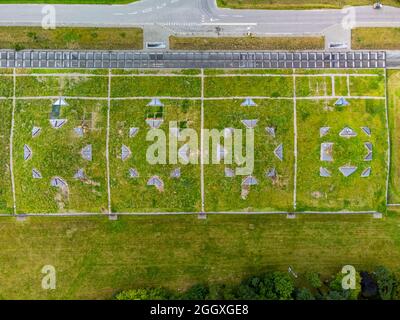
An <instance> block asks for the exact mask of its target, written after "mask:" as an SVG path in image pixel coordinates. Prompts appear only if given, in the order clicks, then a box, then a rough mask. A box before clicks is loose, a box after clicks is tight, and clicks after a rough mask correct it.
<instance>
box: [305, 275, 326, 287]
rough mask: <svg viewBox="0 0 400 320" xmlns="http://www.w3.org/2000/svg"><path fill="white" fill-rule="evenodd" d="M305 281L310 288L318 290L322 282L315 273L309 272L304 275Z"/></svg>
mask: <svg viewBox="0 0 400 320" xmlns="http://www.w3.org/2000/svg"><path fill="white" fill-rule="evenodd" d="M306 279H307V281H308V283H309V284H310V286H311V287H313V288H315V289H319V288H321V287H322V281H321V279H320V277H319V274H318V273H317V272H312V271H309V272H307V273H306Z"/></svg>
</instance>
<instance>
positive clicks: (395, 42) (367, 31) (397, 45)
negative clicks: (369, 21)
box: [351, 28, 400, 50]
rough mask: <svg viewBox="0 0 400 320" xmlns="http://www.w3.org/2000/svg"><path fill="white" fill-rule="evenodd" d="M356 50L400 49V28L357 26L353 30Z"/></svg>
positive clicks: (352, 38) (352, 40)
mask: <svg viewBox="0 0 400 320" xmlns="http://www.w3.org/2000/svg"><path fill="white" fill-rule="evenodd" d="M351 47H352V48H353V49H354V50H361V49H363V50H380V49H382V50H383V49H386V50H399V49H400V28H355V29H353V30H352V31H351Z"/></svg>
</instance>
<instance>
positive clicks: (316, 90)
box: [296, 77, 332, 97]
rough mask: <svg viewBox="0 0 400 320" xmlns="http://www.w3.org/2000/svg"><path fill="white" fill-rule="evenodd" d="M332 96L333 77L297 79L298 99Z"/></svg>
mask: <svg viewBox="0 0 400 320" xmlns="http://www.w3.org/2000/svg"><path fill="white" fill-rule="evenodd" d="M331 95H332V78H331V77H297V78H296V97H315V96H331Z"/></svg>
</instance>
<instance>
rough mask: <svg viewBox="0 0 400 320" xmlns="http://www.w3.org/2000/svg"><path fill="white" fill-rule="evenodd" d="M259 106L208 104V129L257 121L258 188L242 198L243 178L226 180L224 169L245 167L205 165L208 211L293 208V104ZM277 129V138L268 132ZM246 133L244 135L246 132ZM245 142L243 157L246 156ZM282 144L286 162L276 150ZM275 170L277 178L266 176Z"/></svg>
mask: <svg viewBox="0 0 400 320" xmlns="http://www.w3.org/2000/svg"><path fill="white" fill-rule="evenodd" d="M255 102H256V103H257V104H258V105H257V107H253V108H244V107H241V106H240V104H241V103H242V101H241V100H222V101H220V100H219V101H207V102H206V104H205V108H204V112H205V123H206V124H207V125H206V126H205V128H206V129H210V130H211V129H218V130H219V131H222V130H224V128H242V127H243V128H244V125H243V124H242V123H241V120H243V119H257V120H258V123H257V127H256V128H255V129H254V139H255V141H254V149H255V153H254V171H253V174H252V175H253V176H254V177H255V178H256V179H257V180H258V185H257V186H254V187H250V191H249V193H248V195H246V196H244V195H242V192H243V188H242V186H241V184H242V181H243V179H244V177H243V176H238V175H236V176H235V177H225V176H224V168H225V167H227V168H231V169H235V170H236V169H237V168H238V167H239V168H243V167H244V166H243V165H238V164H235V163H234V164H233V165H231V166H229V165H228V166H226V165H224V164H223V163H221V164H218V165H216V164H209V165H206V166H205V190H206V192H205V199H206V211H235V210H237V211H290V210H292V209H293V161H294V160H293V102H292V101H287V100H273V101H266V100H255ZM266 127H274V128H275V129H276V136H275V137H272V136H270V135H267V134H266V132H265V128H266ZM243 134H245V133H243ZM244 142H245V141H243V154H245V150H246V149H245V143H244ZM281 143H282V144H283V147H284V154H283V157H284V158H283V161H280V160H279V159H278V158H277V157H276V156H275V155H274V153H273V152H274V150H275V149H276V148H277V147H278V146H279V145H280V144H281ZM273 168H275V169H276V172H277V178H276V179H270V178H267V177H265V174H266V172H267V171H268V170H270V169H273Z"/></svg>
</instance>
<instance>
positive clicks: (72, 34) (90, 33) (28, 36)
mask: <svg viewBox="0 0 400 320" xmlns="http://www.w3.org/2000/svg"><path fill="white" fill-rule="evenodd" d="M0 47H1V48H3V49H16V50H23V49H70V50H80V49H82V50H83V49H91V50H118V49H127V50H128V49H131V50H139V49H143V30H142V29H140V28H57V29H55V30H44V29H42V28H40V27H0Z"/></svg>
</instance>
